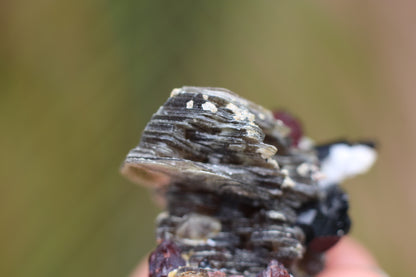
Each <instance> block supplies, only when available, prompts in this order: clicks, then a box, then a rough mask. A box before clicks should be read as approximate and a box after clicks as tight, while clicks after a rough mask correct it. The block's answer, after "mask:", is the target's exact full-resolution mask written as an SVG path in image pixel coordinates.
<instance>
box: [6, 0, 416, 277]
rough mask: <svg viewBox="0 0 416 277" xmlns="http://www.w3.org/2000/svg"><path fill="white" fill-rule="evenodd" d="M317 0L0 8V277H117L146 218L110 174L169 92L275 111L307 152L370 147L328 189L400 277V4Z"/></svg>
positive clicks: (77, 0) (411, 83) (405, 120)
mask: <svg viewBox="0 0 416 277" xmlns="http://www.w3.org/2000/svg"><path fill="white" fill-rule="evenodd" d="M332 2H333V1H317V2H311V1H303V0H300V1H243V0H239V1H231V0H230V1H197V0H189V1H158V0H155V1H132V0H118V1H110V0H107V1H99V0H82V1H81V0H73V1H50V0H38V1H22V0H14V1H7V0H6V1H1V2H0V126H1V136H0V153H1V159H0V162H1V164H0V165H1V166H0V168H1V169H0V177H1V180H0V181H1V183H0V186H1V187H0V245H1V248H0V276H100V277H103V276H128V274H129V273H130V272H131V271H132V270H133V269H134V267H135V266H136V265H137V263H138V262H139V261H140V259H141V258H142V257H144V256H145V255H146V253H148V251H150V250H151V249H152V248H153V246H154V235H153V229H154V223H153V220H154V218H155V216H156V214H157V213H158V208H156V207H155V205H154V204H153V203H152V201H151V197H150V196H151V195H150V193H149V192H148V191H147V190H145V189H143V188H140V187H136V186H135V185H133V184H131V183H129V182H128V181H126V180H125V179H124V178H123V177H121V176H120V174H119V166H120V164H121V162H122V161H123V159H124V156H125V155H126V154H127V152H128V150H129V149H130V148H132V147H133V146H135V145H136V144H137V143H138V141H139V137H140V133H141V130H142V129H143V128H144V126H145V124H146V122H147V121H148V120H149V119H150V117H151V115H152V113H153V112H155V111H156V110H157V108H158V107H159V106H160V105H161V104H163V102H164V101H165V99H166V98H167V97H168V95H169V93H170V91H171V90H172V89H173V88H175V87H180V86H182V85H196V86H218V87H226V88H228V89H231V90H233V91H235V92H237V93H239V94H241V95H242V96H244V97H246V98H249V99H251V100H253V101H255V102H257V103H259V104H262V105H264V106H266V107H268V108H275V107H284V108H286V109H288V110H291V111H293V112H294V113H295V114H297V115H298V116H299V117H300V118H302V119H303V121H304V125H305V126H306V130H307V133H308V134H309V136H311V137H313V138H315V139H316V140H317V141H319V140H320V141H323V140H328V139H334V138H340V137H346V138H349V139H358V138H375V139H376V140H378V142H379V144H380V145H381V147H380V159H379V162H378V163H377V165H376V167H375V168H374V169H373V170H372V171H371V173H369V174H368V175H365V176H363V177H360V178H357V179H354V180H351V181H348V182H346V183H345V185H344V187H345V188H346V189H347V191H349V193H350V195H351V202H352V209H351V214H352V217H353V219H354V223H355V225H354V228H353V232H352V235H353V236H354V237H356V238H357V239H359V240H360V241H362V242H363V243H364V244H365V245H366V246H367V247H368V248H369V249H370V250H371V251H372V252H373V253H374V254H375V256H376V257H377V259H378V260H379V261H380V263H381V265H382V266H383V267H384V268H385V269H386V271H387V272H388V273H390V274H391V276H416V266H415V263H414V262H413V255H414V249H415V247H416V243H415V239H414V234H415V231H416V220H415V219H416V204H415V202H416V201H414V196H415V194H416V189H415V186H414V181H413V180H415V178H416V176H415V172H416V170H415V168H414V165H415V164H416V160H415V157H416V151H415V147H414V141H415V139H416V127H415V124H416V112H415V109H414V108H413V105H414V104H415V103H416V96H415V93H414V90H415V88H416V84H415V78H414V72H416V70H413V69H414V64H415V62H413V61H414V60H413V58H415V55H414V50H415V49H416V48H415V41H416V40H415V38H416V37H415V34H414V31H413V32H412V30H413V28H412V26H414V24H413V25H412V24H411V23H415V22H414V21H415V19H414V18H416V16H415V17H413V15H412V13H411V12H409V11H411V10H412V9H411V8H412V7H411V6H412V5H413V4H411V3H407V4H406V3H404V2H403V3H400V2H401V1H398V2H395V3H400V5H394V6H393V2H389V1H384V0H383V1H374V2H371V1H369V2H368V1H365V3H364V1H355V0H354V1H347V0H345V1H336V3H332ZM406 5H407V6H406ZM414 10H416V9H413V11H414ZM396 19H400V20H396Z"/></svg>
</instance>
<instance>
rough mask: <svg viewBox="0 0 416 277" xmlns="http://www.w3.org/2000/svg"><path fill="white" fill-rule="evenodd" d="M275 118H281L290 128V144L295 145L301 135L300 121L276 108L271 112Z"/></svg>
mask: <svg viewBox="0 0 416 277" xmlns="http://www.w3.org/2000/svg"><path fill="white" fill-rule="evenodd" d="M273 116H274V118H275V119H279V120H281V121H282V122H283V123H284V124H285V125H286V126H287V127H289V128H290V137H291V138H292V146H295V147H297V146H298V144H299V140H300V139H301V138H302V136H303V131H302V125H301V124H300V121H299V120H298V119H297V118H295V117H294V116H293V115H292V114H290V113H288V112H286V111H283V110H277V111H274V112H273Z"/></svg>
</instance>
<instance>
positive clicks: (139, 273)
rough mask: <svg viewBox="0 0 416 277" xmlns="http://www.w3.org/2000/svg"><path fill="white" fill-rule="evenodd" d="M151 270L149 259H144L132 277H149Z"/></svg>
mask: <svg viewBox="0 0 416 277" xmlns="http://www.w3.org/2000/svg"><path fill="white" fill-rule="evenodd" d="M148 272H149V267H148V263H147V260H143V261H141V262H140V264H139V265H138V266H137V267H136V269H135V270H134V271H133V272H132V273H131V275H130V277H147V276H148Z"/></svg>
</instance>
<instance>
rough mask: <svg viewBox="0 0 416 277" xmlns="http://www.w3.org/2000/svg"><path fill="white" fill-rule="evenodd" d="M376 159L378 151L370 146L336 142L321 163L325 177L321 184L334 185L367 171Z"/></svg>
mask: <svg viewBox="0 0 416 277" xmlns="http://www.w3.org/2000/svg"><path fill="white" fill-rule="evenodd" d="M376 159H377V153H376V151H375V150H374V149H373V148H372V147H370V146H367V145H363V144H357V145H346V144H335V145H333V146H331V147H330V149H329V154H328V156H327V157H326V158H325V159H324V160H323V161H322V163H321V172H322V173H323V174H324V175H325V178H324V179H322V180H320V181H319V185H321V186H329V185H334V184H337V183H340V182H342V181H343V180H345V179H347V178H350V177H353V176H355V175H358V174H362V173H365V172H366V171H367V170H368V169H370V167H371V166H372V165H373V164H374V162H375V160H376Z"/></svg>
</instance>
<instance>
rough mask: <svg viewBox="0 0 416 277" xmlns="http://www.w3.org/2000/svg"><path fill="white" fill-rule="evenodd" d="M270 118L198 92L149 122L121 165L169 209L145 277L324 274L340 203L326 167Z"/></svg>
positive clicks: (340, 225) (176, 98)
mask: <svg viewBox="0 0 416 277" xmlns="http://www.w3.org/2000/svg"><path fill="white" fill-rule="evenodd" d="M275 116H276V117H274V115H273V114H272V113H271V112H270V111H269V110H267V109H265V108H263V107H261V106H258V105H256V104H254V103H252V102H250V101H248V100H246V99H243V98H241V97H239V96H238V95H236V94H234V93H232V92H230V91H228V90H225V89H219V88H199V87H183V88H180V89H175V90H173V91H172V93H171V96H170V98H169V99H168V100H167V101H166V103H165V104H164V105H163V106H161V107H160V108H159V110H158V111H157V112H156V113H155V114H154V115H153V117H152V118H151V120H150V122H149V123H148V124H147V126H146V128H145V130H144V132H143V134H142V138H141V141H140V143H139V145H138V146H137V147H136V148H134V149H133V150H131V151H130V153H129V154H128V156H127V158H126V160H125V162H124V164H123V167H122V173H123V174H125V175H126V176H127V177H129V178H130V179H131V180H133V181H135V182H137V183H140V184H145V185H149V186H152V187H153V188H154V189H155V191H156V192H157V193H158V194H159V195H160V196H162V197H163V198H164V199H165V202H166V211H165V212H163V213H161V214H160V215H159V216H158V218H157V229H156V236H157V242H158V244H159V245H158V247H157V248H156V250H155V251H154V252H153V253H152V254H151V255H150V258H149V269H150V272H149V274H150V277H226V276H240V277H242V276H246V277H289V276H294V277H307V276H313V275H315V274H316V273H317V272H319V271H320V270H321V269H322V267H323V261H324V259H323V253H324V251H325V250H327V249H328V248H330V247H331V246H332V245H334V244H335V243H336V242H337V241H338V240H339V239H340V238H341V237H342V236H343V235H345V234H346V233H347V232H348V230H349V228H350V220H349V218H348V214H347V211H348V200H347V196H346V195H345V193H344V192H343V191H342V190H341V189H340V188H339V187H338V185H337V183H336V182H332V179H331V182H330V183H329V184H328V182H326V183H325V182H323V181H322V180H324V179H323V178H324V175H325V174H326V172H322V168H321V164H323V163H324V162H326V161H323V160H322V159H319V157H318V152H317V150H316V148H315V146H314V145H313V144H312V143H311V142H310V140H309V139H307V138H306V137H304V135H303V132H302V130H301V127H300V124H299V122H298V121H297V120H296V119H294V118H292V117H291V115H290V114H288V113H286V112H278V113H276V114H275ZM334 153H335V152H334ZM328 155H330V150H328V153H327V155H326V156H325V157H329V156H328ZM331 157H332V156H331ZM332 158H333V157H332ZM335 158H336V157H335ZM335 160H336V159H335ZM325 168H328V167H325ZM331 170H332V169H331ZM330 173H331V172H330ZM337 176H338V175H337ZM340 178H341V177H340ZM334 180H335V179H334Z"/></svg>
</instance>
